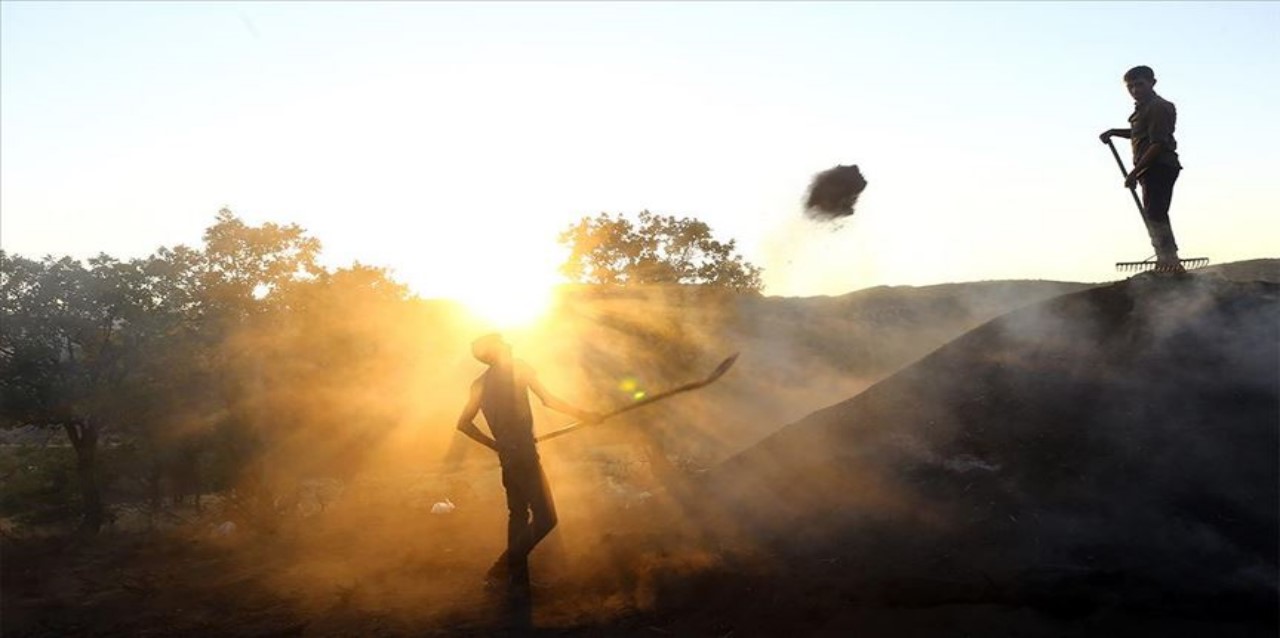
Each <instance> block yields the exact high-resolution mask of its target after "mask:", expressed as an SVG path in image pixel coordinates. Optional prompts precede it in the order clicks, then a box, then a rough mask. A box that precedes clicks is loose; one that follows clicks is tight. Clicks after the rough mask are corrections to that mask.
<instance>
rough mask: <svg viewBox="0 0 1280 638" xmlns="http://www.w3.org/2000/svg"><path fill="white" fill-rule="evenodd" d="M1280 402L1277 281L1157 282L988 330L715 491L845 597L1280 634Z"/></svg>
mask: <svg viewBox="0 0 1280 638" xmlns="http://www.w3.org/2000/svg"><path fill="white" fill-rule="evenodd" d="M1278 394H1280V285H1276V284H1273V283H1265V282H1232V281H1226V280H1224V279H1222V278H1220V277H1214V276H1187V277H1176V278H1162V277H1157V276H1146V275H1144V276H1139V277H1135V278H1133V279H1130V280H1128V281H1124V282H1120V283H1116V284H1113V285H1110V286H1104V287H1098V288H1093V289H1089V290H1085V291H1082V292H1077V293H1072V294H1067V295H1064V296H1061V297H1057V298H1054V299H1051V300H1049V301H1046V302H1042V303H1039V304H1035V305H1032V306H1029V307H1026V308H1023V309H1020V310H1017V311H1014V312H1012V313H1009V314H1006V315H1004V316H1002V317H999V318H997V319H995V320H992V321H990V322H988V323H986V324H984V325H982V326H980V327H978V328H976V329H974V330H973V331H971V332H969V333H967V334H965V335H964V336H962V337H960V338H958V339H956V340H955V341H952V342H951V343H949V344H947V345H945V346H943V347H942V348H940V349H938V350H936V351H934V352H933V353H932V354H930V355H928V356H926V357H925V358H923V359H921V360H920V361H918V362H917V363H915V364H913V365H911V366H909V367H907V368H905V369H903V370H902V371H900V372H899V373H898V374H895V375H894V376H892V377H890V378H888V379H886V380H884V381H882V382H880V383H878V384H876V385H874V386H872V387H871V388H869V389H868V390H867V391H865V392H863V393H862V394H860V395H858V396H856V397H854V398H852V399H850V400H847V401H845V402H842V403H839V404H836V405H833V406H831V407H828V408H826V409H824V410H821V411H819V412H816V413H813V414H812V415H810V416H808V417H806V418H805V419H803V420H801V421H799V422H796V423H794V424H792V425H789V426H787V427H785V428H783V429H781V430H780V431H778V432H777V433H775V434H774V435H772V436H770V437H769V438H767V439H765V440H763V441H762V442H760V443H759V444H757V445H755V446H753V447H751V448H749V449H747V450H746V451H744V452H742V453H741V454H739V455H737V456H735V457H733V458H731V459H729V460H728V461H726V462H725V463H724V464H722V465H721V466H719V467H717V468H715V469H714V470H713V471H712V472H711V473H710V474H709V476H708V478H707V480H706V481H705V483H704V484H703V487H702V490H704V498H702V499H700V500H701V501H702V502H708V503H710V502H716V503H719V504H720V505H721V508H720V509H717V510H715V514H719V515H721V516H720V517H719V519H720V521H731V522H732V525H733V526H734V529H735V530H736V531H737V532H739V533H741V535H742V537H743V538H747V539H750V542H751V543H754V544H755V545H756V546H757V547H761V548H765V549H766V551H767V552H770V553H771V555H773V556H776V557H778V558H779V561H778V562H779V563H780V564H784V565H793V566H795V569H797V570H800V569H803V570H808V571H809V572H810V573H809V574H808V575H807V576H806V578H807V579H808V580H807V581H806V582H811V583H815V584H813V585H811V586H812V587H820V588H822V589H823V590H824V591H840V592H844V593H843V594H840V595H842V596H846V597H847V599H848V600H859V599H865V598H864V597H866V596H873V597H876V599H877V600H880V601H882V602H883V601H885V600H898V601H899V602H901V603H902V604H918V605H928V604H943V603H948V602H956V601H967V602H969V603H988V602H995V603H1000V604H1008V603H1016V604H1030V605H1036V606H1039V607H1040V608H1048V609H1050V610H1054V611H1057V612H1061V613H1064V614H1068V615H1070V614H1073V613H1081V614H1085V613H1092V611H1094V610H1096V609H1098V608H1100V607H1114V606H1122V607H1124V608H1126V609H1145V610H1147V611H1149V612H1151V613H1154V614H1162V615H1168V614H1175V615H1186V616H1217V617H1221V616H1227V617H1230V618H1232V619H1240V618H1245V619H1248V620H1249V621H1250V622H1257V623H1262V624H1263V625H1265V626H1271V627H1274V625H1275V619H1276V613H1277V594H1278V592H1280V588H1278V586H1277V571H1278V562H1277V556H1278V553H1280V552H1278V549H1280V548H1278V545H1280V540H1278V539H1280V524H1278V515H1280V396H1278ZM707 515H708V516H712V515H713V514H711V513H708V514H707ZM816 571H822V572H823V573H822V575H815V573H814V572H816ZM831 595H835V594H831ZM1082 610H1083V611H1082Z"/></svg>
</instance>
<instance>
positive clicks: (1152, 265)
mask: <svg viewBox="0 0 1280 638" xmlns="http://www.w3.org/2000/svg"><path fill="white" fill-rule="evenodd" d="M1107 147H1108V148H1110V149H1111V156H1112V157H1114V158H1116V166H1119V167H1120V174H1121V175H1124V178H1125V180H1128V179H1129V170H1128V169H1126V168H1125V167H1124V160H1122V159H1120V152H1119V151H1117V150H1116V145H1115V144H1112V143H1111V139H1110V138H1107ZM1129 194H1130V195H1132V196H1133V205H1134V206H1137V207H1138V214H1139V215H1142V221H1143V223H1146V220H1147V212H1146V210H1144V209H1143V208H1142V200H1139V199H1138V191H1137V189H1134V188H1130V189H1129ZM1155 258H1156V256H1155V255H1152V256H1150V257H1148V258H1146V259H1144V260H1142V261H1118V262H1116V270H1119V271H1122V272H1123V271H1129V272H1143V271H1147V270H1156V271H1157V272H1160V270H1159V269H1158V268H1157V265H1156V261H1155ZM1178 261H1179V262H1180V263H1181V264H1182V269H1183V270H1194V269H1196V268H1204V267H1205V266H1208V265H1209V258H1208V257H1189V258H1187V259H1179V260H1178Z"/></svg>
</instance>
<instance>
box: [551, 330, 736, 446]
mask: <svg viewBox="0 0 1280 638" xmlns="http://www.w3.org/2000/svg"><path fill="white" fill-rule="evenodd" d="M737 360H738V354H737V353H736V352H735V353H734V354H732V355H730V356H729V358H727V359H725V360H724V361H721V362H720V365H718V366H716V369H715V370H712V371H711V374H709V375H707V377H706V378H705V379H699V380H697V381H694V382H692V383H686V384H684V385H682V386H677V387H674V388H671V389H669V390H666V391H665V392H659V393H657V394H652V395H649V396H647V397H645V398H643V399H640V400H638V401H635V402H634V403H628V404H626V405H624V406H622V407H620V408H618V409H616V410H613V411H612V412H606V413H605V414H602V415H600V418H598V419H596V420H595V421H590V422H585V421H575V422H573V423H570V424H569V425H566V426H564V427H562V428H560V429H559V430H553V431H551V432H548V433H546V434H543V435H542V436H538V437H534V439H533V440H534V442H535V443H541V442H543V441H546V440H548V439H554V438H556V437H559V436H563V435H565V434H568V433H570V432H575V431H577V430H580V429H582V428H584V427H586V426H588V425H595V424H597V423H601V422H603V421H605V420H607V419H612V418H613V417H615V416H618V415H619V414H623V413H626V412H630V411H632V410H634V409H636V408H639V407H642V406H646V405H649V404H650V403H657V402H658V401H662V400H663V399H669V398H671V397H673V396H675V395H677V394H683V393H685V392H689V391H690V390H697V389H698V388H704V387H706V386H709V385H711V384H712V383H715V382H716V380H717V379H719V378H720V377H722V376H724V373H726V372H728V371H729V368H732V367H733V362H734V361H737Z"/></svg>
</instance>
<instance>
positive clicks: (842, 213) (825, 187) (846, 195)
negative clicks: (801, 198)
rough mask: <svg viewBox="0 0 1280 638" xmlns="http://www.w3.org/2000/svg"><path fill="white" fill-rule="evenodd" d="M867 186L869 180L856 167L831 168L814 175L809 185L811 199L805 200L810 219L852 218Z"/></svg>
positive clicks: (839, 166)
mask: <svg viewBox="0 0 1280 638" xmlns="http://www.w3.org/2000/svg"><path fill="white" fill-rule="evenodd" d="M866 187H867V180H866V179H865V178H863V177H862V171H860V170H858V167H857V165H856V164H855V165H850V166H845V165H843V164H841V165H838V166H836V167H835V168H829V169H827V170H825V171H822V172H821V173H818V174H817V175H814V176H813V182H811V183H810V184H809V196H808V197H807V198H806V199H805V206H804V209H805V215H806V216H807V217H809V219H815V220H818V221H830V220H833V219H839V218H841V217H849V216H850V215H853V206H854V204H857V203H858V195H861V194H862V191H863V190H864V189H866Z"/></svg>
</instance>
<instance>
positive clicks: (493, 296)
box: [452, 277, 555, 330]
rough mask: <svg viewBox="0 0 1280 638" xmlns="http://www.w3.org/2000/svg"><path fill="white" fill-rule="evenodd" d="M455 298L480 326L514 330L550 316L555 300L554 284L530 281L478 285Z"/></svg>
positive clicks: (517, 279)
mask: <svg viewBox="0 0 1280 638" xmlns="http://www.w3.org/2000/svg"><path fill="white" fill-rule="evenodd" d="M452 296H453V298H454V299H456V300H457V301H459V302H461V303H462V304H463V305H464V306H466V308H467V310H468V311H470V312H471V314H472V315H474V316H475V318H476V319H477V320H479V321H480V322H481V323H484V324H486V325H488V326H489V327H492V328H494V329H497V330H513V329H519V328H525V327H528V326H530V325H532V324H534V323H536V322H537V321H538V320H539V319H541V318H542V317H544V316H545V315H546V314H547V312H548V311H549V310H550V309H551V306H552V301H553V300H554V298H555V284H554V282H547V281H537V280H531V278H528V277H524V278H514V280H507V281H475V282H473V283H472V284H471V285H470V286H468V287H467V288H465V289H462V290H459V291H458V292H456V293H455V294H454V295H452Z"/></svg>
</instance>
